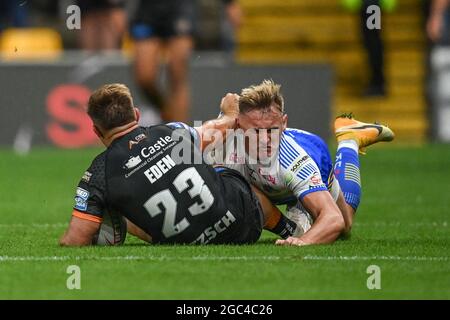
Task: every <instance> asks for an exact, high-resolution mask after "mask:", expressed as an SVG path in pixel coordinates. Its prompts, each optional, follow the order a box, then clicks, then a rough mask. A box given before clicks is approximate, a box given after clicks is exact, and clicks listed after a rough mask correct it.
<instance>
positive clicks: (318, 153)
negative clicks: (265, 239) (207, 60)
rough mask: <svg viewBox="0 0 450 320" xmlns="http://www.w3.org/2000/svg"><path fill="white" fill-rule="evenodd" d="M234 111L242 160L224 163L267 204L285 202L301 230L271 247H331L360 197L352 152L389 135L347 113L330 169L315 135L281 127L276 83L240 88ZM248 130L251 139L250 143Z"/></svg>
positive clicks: (343, 231) (234, 156) (356, 162)
mask: <svg viewBox="0 0 450 320" xmlns="http://www.w3.org/2000/svg"><path fill="white" fill-rule="evenodd" d="M238 107H239V111H240V114H239V117H238V123H237V124H238V127H239V128H240V129H242V131H241V133H242V134H245V136H246V140H245V141H246V143H245V156H244V157H241V156H239V155H238V154H237V153H239V152H237V151H236V150H235V151H234V153H233V152H232V153H231V154H229V156H228V157H227V158H226V159H224V160H225V161H224V162H225V164H224V165H225V166H227V167H229V168H232V169H235V170H238V171H239V172H241V174H242V175H244V176H245V177H246V178H247V179H248V181H250V182H251V183H252V185H253V186H256V187H257V188H258V189H259V190H260V191H261V192H263V193H264V194H265V195H266V196H267V197H268V198H269V199H270V200H271V201H272V203H274V204H277V205H281V204H286V205H287V215H288V217H289V218H290V219H292V220H294V221H296V222H297V224H298V225H302V226H303V229H304V230H303V231H304V233H303V234H302V235H300V236H292V237H288V238H287V239H280V240H277V244H280V245H298V246H301V245H309V244H320V243H332V242H334V241H335V240H336V239H337V238H338V237H339V236H340V235H342V234H348V233H349V232H350V229H351V227H352V223H353V218H354V215H355V212H356V210H357V208H358V205H359V202H360V197H361V179H360V172H359V156H358V154H359V153H364V148H365V147H367V146H369V145H371V144H374V143H377V142H380V141H391V140H393V138H394V133H393V132H392V131H391V130H390V129H389V128H387V127H386V126H383V125H379V124H368V123H362V122H359V121H356V120H355V119H353V118H352V116H351V115H343V116H341V117H338V118H337V119H336V121H335V133H336V137H337V141H338V148H337V152H336V160H335V164H334V168H333V163H332V160H331V156H330V153H329V151H328V147H327V145H326V144H325V142H324V141H323V140H322V139H321V138H320V137H318V136H316V135H314V134H312V133H309V132H306V131H303V130H298V129H292V128H288V127H287V120H288V117H287V115H286V114H285V113H284V101H283V96H282V95H281V93H280V85H277V84H275V83H274V82H273V81H268V80H265V81H263V82H262V83H261V84H259V85H255V86H250V87H248V88H246V89H243V90H242V92H241V95H240V98H239V106H238ZM252 132H253V134H254V135H256V136H257V140H253V142H252V141H251V135H252ZM255 141H257V142H255ZM250 154H256V155H257V156H256V157H255V156H253V157H251V156H249V155H250ZM271 223H272V224H274V225H275V224H276V223H277V221H272V222H271Z"/></svg>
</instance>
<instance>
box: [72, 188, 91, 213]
mask: <svg viewBox="0 0 450 320" xmlns="http://www.w3.org/2000/svg"><path fill="white" fill-rule="evenodd" d="M88 198H89V191H87V190H84V189H83V188H80V187H78V188H77V192H76V196H75V209H77V210H81V211H86V209H87V199H88Z"/></svg>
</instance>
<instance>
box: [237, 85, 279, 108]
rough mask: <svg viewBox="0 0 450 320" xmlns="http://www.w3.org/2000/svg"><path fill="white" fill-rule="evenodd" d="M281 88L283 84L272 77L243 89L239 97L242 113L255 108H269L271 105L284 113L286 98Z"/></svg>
mask: <svg viewBox="0 0 450 320" xmlns="http://www.w3.org/2000/svg"><path fill="white" fill-rule="evenodd" d="M280 88H281V85H279V84H276V83H275V82H273V80H272V79H270V80H264V81H263V82H261V83H260V84H258V85H251V86H250V87H248V88H244V89H242V91H241V95H240V98H239V111H240V113H246V112H248V111H251V110H254V109H268V108H270V107H271V106H274V107H275V108H277V109H278V110H280V111H281V112H282V113H284V99H283V95H282V94H281V92H280Z"/></svg>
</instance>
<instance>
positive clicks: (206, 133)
mask: <svg viewBox="0 0 450 320" xmlns="http://www.w3.org/2000/svg"><path fill="white" fill-rule="evenodd" d="M220 111H221V114H220V116H219V117H218V118H217V119H212V120H209V121H206V122H205V123H204V124H203V125H202V126H200V127H195V129H196V130H197V132H198V134H199V137H200V149H201V150H204V149H205V148H206V147H207V146H209V145H210V144H211V143H224V142H225V138H226V134H227V130H230V129H235V128H236V123H237V120H236V119H237V117H238V115H239V95H237V94H233V93H227V94H226V95H225V96H224V97H223V98H222V101H221V103H220ZM218 138H220V139H218ZM217 140H220V141H217Z"/></svg>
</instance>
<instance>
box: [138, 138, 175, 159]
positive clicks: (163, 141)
mask: <svg viewBox="0 0 450 320" xmlns="http://www.w3.org/2000/svg"><path fill="white" fill-rule="evenodd" d="M170 142H172V137H170V136H165V137H160V138H159V139H158V141H157V142H156V143H155V144H153V145H151V146H149V147H144V148H142V149H141V156H142V157H144V158H148V157H150V156H151V155H152V154H154V153H155V152H157V151H159V150H161V149H162V148H163V147H165V146H166V145H167V144H169V143H170Z"/></svg>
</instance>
